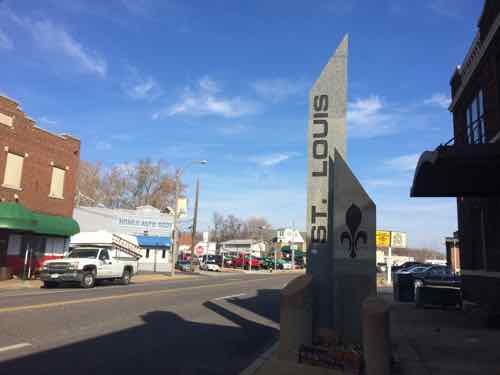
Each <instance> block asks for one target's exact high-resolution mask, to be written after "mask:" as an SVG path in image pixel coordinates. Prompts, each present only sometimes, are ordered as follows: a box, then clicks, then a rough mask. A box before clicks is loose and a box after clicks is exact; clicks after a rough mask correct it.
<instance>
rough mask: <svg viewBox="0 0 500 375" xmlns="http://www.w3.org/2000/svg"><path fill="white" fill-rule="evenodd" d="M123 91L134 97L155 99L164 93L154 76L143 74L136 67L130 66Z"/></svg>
mask: <svg viewBox="0 0 500 375" xmlns="http://www.w3.org/2000/svg"><path fill="white" fill-rule="evenodd" d="M122 88H123V91H124V92H125V94H126V95H127V96H129V97H130V98H132V99H136V100H139V99H146V100H153V99H155V98H157V97H159V96H160V95H161V94H162V90H161V88H160V86H159V85H158V83H157V82H156V80H155V79H154V78H153V77H152V76H143V75H142V74H141V73H140V72H139V71H138V70H137V69H136V68H133V67H129V68H128V72H127V78H126V79H125V83H124V84H123V86H122Z"/></svg>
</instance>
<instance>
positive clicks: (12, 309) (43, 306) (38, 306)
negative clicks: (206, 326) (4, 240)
mask: <svg viewBox="0 0 500 375" xmlns="http://www.w3.org/2000/svg"><path fill="white" fill-rule="evenodd" d="M272 279H274V277H267V278H259V279H253V280H244V281H245V283H248V282H255V281H266V280H272ZM242 281H243V280H240V281H238V282H230V283H218V284H207V285H197V286H190V287H185V288H173V289H166V290H156V291H149V292H135V293H128V294H118V295H114V296H104V297H93V298H81V299H76V300H69V301H59V302H49V303H40V304H36V305H24V306H13V307H2V308H0V314H1V313H9V312H17V311H24V310H38V309H46V308H50V307H60V306H68V305H78V304H82V303H91V302H102V301H110V300H118V299H126V298H132V297H145V296H155V295H162V294H169V293H175V292H181V291H185V290H196V289H207V288H214V287H220V286H227V285H236V284H241V282H242Z"/></svg>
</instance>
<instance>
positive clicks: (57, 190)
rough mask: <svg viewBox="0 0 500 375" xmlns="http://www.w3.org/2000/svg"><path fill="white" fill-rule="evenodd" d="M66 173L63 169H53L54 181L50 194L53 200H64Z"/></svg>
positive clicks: (51, 184)
mask: <svg viewBox="0 0 500 375" xmlns="http://www.w3.org/2000/svg"><path fill="white" fill-rule="evenodd" d="M65 175H66V171H65V170H64V169H61V168H57V167H53V168H52V181H51V183H50V194H49V196H50V197H51V198H59V199H64V196H63V193H64V177H65Z"/></svg>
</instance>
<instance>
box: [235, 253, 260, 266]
mask: <svg viewBox="0 0 500 375" xmlns="http://www.w3.org/2000/svg"><path fill="white" fill-rule="evenodd" d="M249 264H250V260H249V256H248V255H240V256H239V257H238V258H234V259H233V262H232V264H231V265H232V266H233V267H243V268H245V269H248V268H249ZM261 266H262V264H261V262H260V260H259V259H257V258H254V257H252V269H259V268H261Z"/></svg>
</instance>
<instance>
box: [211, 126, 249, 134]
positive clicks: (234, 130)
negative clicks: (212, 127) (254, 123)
mask: <svg viewBox="0 0 500 375" xmlns="http://www.w3.org/2000/svg"><path fill="white" fill-rule="evenodd" d="M248 130H249V127H248V126H245V125H241V124H230V125H224V126H221V127H220V128H219V129H217V131H218V132H219V133H220V134H222V135H228V136H229V135H236V134H241V133H244V132H246V131H248Z"/></svg>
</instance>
